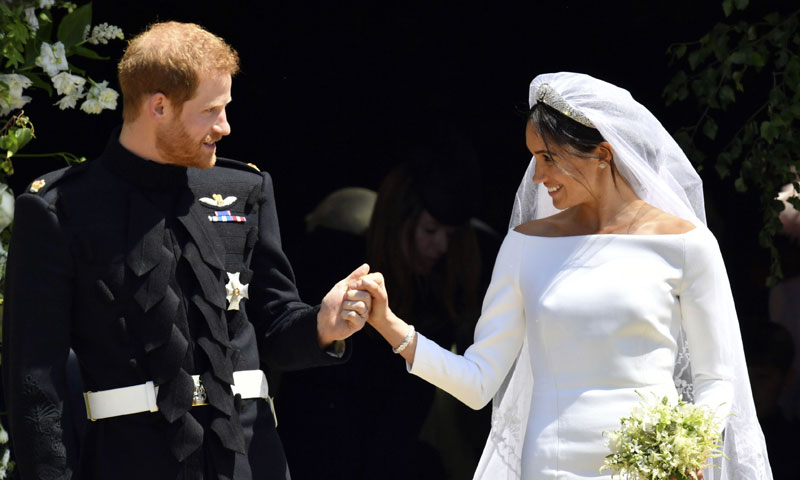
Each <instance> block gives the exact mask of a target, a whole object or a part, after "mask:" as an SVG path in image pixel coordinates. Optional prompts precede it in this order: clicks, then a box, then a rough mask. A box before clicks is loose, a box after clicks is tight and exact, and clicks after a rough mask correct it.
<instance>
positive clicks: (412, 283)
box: [366, 163, 480, 324]
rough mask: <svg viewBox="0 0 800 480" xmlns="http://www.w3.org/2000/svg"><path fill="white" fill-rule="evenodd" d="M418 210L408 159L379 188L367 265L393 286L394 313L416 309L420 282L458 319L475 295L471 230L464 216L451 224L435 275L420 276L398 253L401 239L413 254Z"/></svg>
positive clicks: (418, 199) (476, 256) (475, 258)
mask: <svg viewBox="0 0 800 480" xmlns="http://www.w3.org/2000/svg"><path fill="white" fill-rule="evenodd" d="M423 210H426V206H425V205H424V203H423V199H422V198H421V196H420V194H419V192H418V189H417V188H415V176H414V175H413V172H412V171H411V169H410V166H409V164H407V163H406V164H401V165H399V166H398V167H396V168H395V169H394V170H392V172H390V173H389V175H387V177H386V178H385V179H384V181H383V183H382V185H381V187H380V190H378V198H377V200H376V201H375V209H374V211H373V213H372V220H371V221H370V225H369V228H368V229H367V232H366V236H367V261H368V262H369V264H370V267H371V268H372V270H375V271H380V272H382V273H383V275H384V276H385V277H386V284H387V285H390V287H389V288H391V289H392V297H393V298H392V301H391V302H392V303H391V308H392V310H394V311H395V312H396V313H398V314H399V315H401V316H406V317H408V316H411V315H414V314H415V313H416V311H415V308H416V307H417V306H418V302H420V298H418V295H419V292H418V287H421V286H423V284H424V285H425V288H426V289H427V290H428V294H432V298H435V299H436V301H437V302H439V303H440V304H441V305H442V306H443V307H444V310H445V312H446V313H447V314H448V316H449V317H450V321H451V322H452V323H453V324H458V323H460V322H461V321H462V320H464V316H465V314H467V312H469V310H470V309H471V307H473V305H472V302H473V301H474V300H475V298H476V297H477V288H478V281H479V276H480V270H479V269H480V264H479V258H480V257H479V252H478V245H477V240H476V238H475V232H474V231H473V229H472V227H471V226H470V225H469V222H468V221H466V220H465V221H464V222H463V223H461V224H459V225H455V231H454V232H453V235H452V237H451V238H450V244H449V246H448V249H447V253H446V254H445V255H444V257H443V258H442V261H441V262H439V263H438V264H437V265H436V266H435V267H434V272H433V274H434V278H431V279H428V280H424V279H422V278H420V276H419V275H417V274H416V273H414V272H413V271H412V269H411V267H410V262H409V259H407V258H405V257H404V255H403V254H402V253H401V252H403V250H404V244H405V245H406V246H407V248H408V253H409V255H411V256H412V257H413V256H415V255H417V253H416V250H415V244H414V228H413V227H414V226H415V225H416V224H417V221H418V220H419V217H420V215H421V214H422V211H423ZM429 213H430V212H429ZM437 220H439V219H437Z"/></svg>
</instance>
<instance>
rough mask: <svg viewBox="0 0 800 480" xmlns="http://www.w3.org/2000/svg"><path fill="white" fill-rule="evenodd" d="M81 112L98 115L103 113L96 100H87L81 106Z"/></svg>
mask: <svg viewBox="0 0 800 480" xmlns="http://www.w3.org/2000/svg"><path fill="white" fill-rule="evenodd" d="M81 110H83V111H84V112H86V113H100V112H102V111H103V107H102V105H100V102H98V101H97V99H96V98H87V99H86V100H84V101H83V103H82V104H81Z"/></svg>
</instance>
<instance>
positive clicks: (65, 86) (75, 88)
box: [50, 72, 86, 95]
mask: <svg viewBox="0 0 800 480" xmlns="http://www.w3.org/2000/svg"><path fill="white" fill-rule="evenodd" d="M50 80H51V81H52V82H53V86H54V87H56V92H58V94H59V95H80V94H81V93H83V84H85V83H86V79H85V78H83V77H80V76H78V75H73V74H71V73H67V72H61V73H59V74H58V75H56V76H54V77H51V78H50Z"/></svg>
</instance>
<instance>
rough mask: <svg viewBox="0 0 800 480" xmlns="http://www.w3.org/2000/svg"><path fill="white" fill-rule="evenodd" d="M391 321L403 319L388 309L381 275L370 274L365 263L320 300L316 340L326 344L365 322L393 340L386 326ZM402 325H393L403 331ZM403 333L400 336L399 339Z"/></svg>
mask: <svg viewBox="0 0 800 480" xmlns="http://www.w3.org/2000/svg"><path fill="white" fill-rule="evenodd" d="M393 320H395V321H399V322H402V320H399V319H398V318H397V317H396V316H395V315H394V314H392V312H391V310H390V309H389V297H388V294H387V292H386V286H385V285H384V279H383V275H381V274H380V273H378V272H373V273H370V271H369V265H367V264H364V265H361V266H360V267H358V268H357V269H355V270H354V271H353V272H352V273H350V275H348V276H347V277H346V278H344V279H343V280H341V281H339V282H338V283H336V285H334V286H333V288H332V289H331V290H330V291H329V292H328V294H327V295H325V298H323V299H322V304H321V307H320V313H319V315H318V316H317V332H318V335H319V343H320V346H322V347H327V346H328V345H330V344H331V343H332V342H334V341H336V340H344V339H345V338H347V337H349V336H350V335H352V334H353V333H355V332H357V331H359V330H361V329H362V328H364V325H365V324H366V323H367V322H369V323H370V324H371V325H372V326H373V327H374V328H375V329H376V330H378V331H379V332H380V333H381V334H383V335H384V337H386V339H387V341H389V342H390V343H392V339H391V332H387V331H386V328H387V327H388V326H389V324H393V323H396V322H393ZM402 325H405V322H402ZM402 325H395V326H396V327H397V328H400V329H401V330H402ZM387 334H389V336H387ZM404 335H405V333H403V334H402V335H401V336H400V341H402V338H403V336H404ZM397 343H399V342H397Z"/></svg>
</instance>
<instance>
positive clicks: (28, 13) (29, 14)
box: [25, 7, 39, 32]
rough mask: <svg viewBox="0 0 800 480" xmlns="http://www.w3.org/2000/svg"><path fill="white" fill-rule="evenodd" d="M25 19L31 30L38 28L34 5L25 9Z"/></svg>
mask: <svg viewBox="0 0 800 480" xmlns="http://www.w3.org/2000/svg"><path fill="white" fill-rule="evenodd" d="M25 21H26V22H28V25H30V26H31V30H33V31H34V32H35V31H36V30H39V19H38V18H36V7H30V8H26V9H25Z"/></svg>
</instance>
